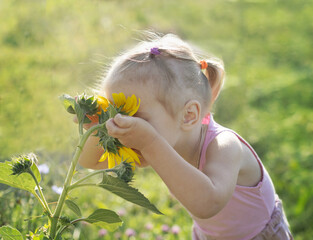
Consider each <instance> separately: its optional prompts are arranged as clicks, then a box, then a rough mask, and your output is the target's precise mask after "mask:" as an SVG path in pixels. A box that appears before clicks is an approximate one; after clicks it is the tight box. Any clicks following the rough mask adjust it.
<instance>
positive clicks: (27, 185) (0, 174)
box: [0, 161, 40, 194]
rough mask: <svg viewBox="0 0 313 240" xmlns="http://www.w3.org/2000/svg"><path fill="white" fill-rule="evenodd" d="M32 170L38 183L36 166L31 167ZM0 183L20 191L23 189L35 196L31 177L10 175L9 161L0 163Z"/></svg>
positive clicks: (38, 176)
mask: <svg viewBox="0 0 313 240" xmlns="http://www.w3.org/2000/svg"><path fill="white" fill-rule="evenodd" d="M33 165H35V164H33ZM32 169H34V170H33V171H34V174H35V176H36V178H37V180H38V182H39V181H40V174H39V171H38V168H37V166H36V167H33V166H32ZM36 169H37V170H36ZM37 171H38V172H37ZM0 183H3V184H6V185H9V186H11V187H15V188H20V189H23V190H26V191H29V192H31V193H33V194H35V187H36V183H35V181H34V179H33V178H32V176H31V175H30V174H28V173H22V174H20V175H12V166H11V162H9V161H6V162H4V163H0Z"/></svg>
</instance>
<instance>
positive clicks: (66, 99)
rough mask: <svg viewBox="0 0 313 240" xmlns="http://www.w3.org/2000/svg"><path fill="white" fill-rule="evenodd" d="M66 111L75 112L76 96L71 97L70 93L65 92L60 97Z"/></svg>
mask: <svg viewBox="0 0 313 240" xmlns="http://www.w3.org/2000/svg"><path fill="white" fill-rule="evenodd" d="M59 99H60V100H61V102H62V104H63V106H64V107H65V109H66V111H67V112H69V113H72V114H75V113H76V112H75V98H73V97H71V96H70V95H68V94H63V95H62V96H60V97H59Z"/></svg>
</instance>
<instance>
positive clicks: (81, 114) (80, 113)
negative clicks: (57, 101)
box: [74, 102, 85, 124]
mask: <svg viewBox="0 0 313 240" xmlns="http://www.w3.org/2000/svg"><path fill="white" fill-rule="evenodd" d="M74 104H75V106H74V109H75V111H76V114H77V119H78V122H79V123H82V124H83V123H84V120H85V112H84V111H83V109H81V107H80V106H79V104H78V103H76V102H75V103H74Z"/></svg>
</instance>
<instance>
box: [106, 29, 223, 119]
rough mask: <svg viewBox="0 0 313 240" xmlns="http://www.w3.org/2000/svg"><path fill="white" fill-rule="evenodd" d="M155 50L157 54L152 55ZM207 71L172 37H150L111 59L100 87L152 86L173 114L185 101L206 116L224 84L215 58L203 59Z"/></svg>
mask: <svg viewBox="0 0 313 240" xmlns="http://www.w3.org/2000/svg"><path fill="white" fill-rule="evenodd" d="M151 48H157V49H158V51H159V53H160V54H157V55H155V54H153V53H152V52H151ZM206 62H207V68H206V69H204V71H202V70H201V68H200V63H199V59H198V58H197V57H196V55H195V53H194V51H193V50H192V48H191V47H190V45H189V44H187V43H186V42H184V41H183V40H181V39H180V38H179V37H177V36H176V35H173V34H167V35H165V36H159V35H156V34H152V36H151V34H150V37H149V39H148V40H146V41H142V42H140V43H139V44H138V45H137V46H135V47H134V48H133V49H131V50H129V51H127V52H125V53H123V54H122V55H120V56H119V57H117V58H116V59H115V61H114V62H113V64H112V65H111V68H110V70H109V71H108V73H107V75H106V77H105V79H104V81H103V83H102V89H104V87H107V86H110V85H111V84H115V83H120V82H121V81H128V82H131V83H134V84H137V83H143V84H146V83H152V84H153V87H154V88H153V89H154V90H155V97H156V99H157V100H158V101H159V102H160V103H161V104H163V106H164V107H165V108H166V109H167V110H168V111H169V112H170V113H171V114H173V115H175V113H176V111H177V110H179V109H181V108H182V107H183V106H184V105H185V104H186V102H188V101H189V100H192V99H193V100H198V101H199V102H200V103H201V106H202V109H203V110H204V111H202V113H203V115H205V114H207V113H208V112H209V110H210V108H211V106H212V105H213V103H214V101H215V100H216V98H217V96H218V95H219V92H220V89H221V88H222V85H223V81H224V66H223V63H222V61H221V60H219V59H216V58H214V59H213V58H210V59H206Z"/></svg>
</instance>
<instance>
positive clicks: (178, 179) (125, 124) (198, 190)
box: [107, 115, 241, 218]
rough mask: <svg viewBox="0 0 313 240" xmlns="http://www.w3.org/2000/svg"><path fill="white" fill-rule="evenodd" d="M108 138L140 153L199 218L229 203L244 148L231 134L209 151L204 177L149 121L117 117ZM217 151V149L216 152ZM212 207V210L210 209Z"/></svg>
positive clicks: (219, 139)
mask: <svg viewBox="0 0 313 240" xmlns="http://www.w3.org/2000/svg"><path fill="white" fill-rule="evenodd" d="M107 129H108V131H109V134H110V135H112V136H113V137H117V138H119V140H120V141H121V142H122V143H123V144H124V145H126V146H128V147H131V148H135V149H138V150H139V151H140V152H141V154H142V156H143V157H144V158H145V160H146V161H147V162H149V163H150V165H151V166H152V167H153V168H154V170H155V171H156V172H157V173H158V174H159V176H160V177H161V178H162V180H163V181H164V183H165V184H166V185H167V187H168V188H169V190H170V191H171V192H172V194H174V196H175V197H176V198H177V199H178V200H179V201H180V202H181V203H182V204H183V205H184V206H185V207H186V208H187V209H188V211H189V212H191V213H192V214H193V215H194V216H196V217H198V218H209V217H212V216H214V215H215V214H216V213H218V212H219V211H220V210H221V209H222V208H223V207H224V206H225V205H226V203H227V202H228V200H229V199H230V197H231V195H232V193H233V191H234V188H235V185H236V182H237V177H238V172H239V169H240V159H241V145H240V142H239V141H238V140H236V138H231V140H227V139H229V136H227V134H228V133H225V134H224V133H222V134H220V136H218V137H217V138H216V139H215V140H214V141H213V142H212V144H210V147H209V149H208V150H207V154H206V155H207V158H208V162H209V163H208V164H207V166H205V173H206V174H207V175H206V174H204V173H202V172H201V171H199V170H198V169H196V168H195V167H193V166H192V165H190V164H189V163H188V162H186V161H185V160H184V159H183V158H182V157H181V156H180V155H179V154H178V153H177V152H176V151H175V150H174V149H173V148H172V147H171V146H170V145H169V144H168V143H167V141H166V140H165V139H164V138H163V137H162V136H160V135H159V134H158V133H157V132H156V130H155V129H154V128H153V127H152V126H151V125H150V124H149V123H148V122H146V121H144V120H142V119H140V118H134V117H121V116H119V115H117V116H116V117H115V118H114V121H113V119H111V120H109V121H108V122H107ZM215 149H218V151H216V150H215ZM208 206H210V207H208Z"/></svg>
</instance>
